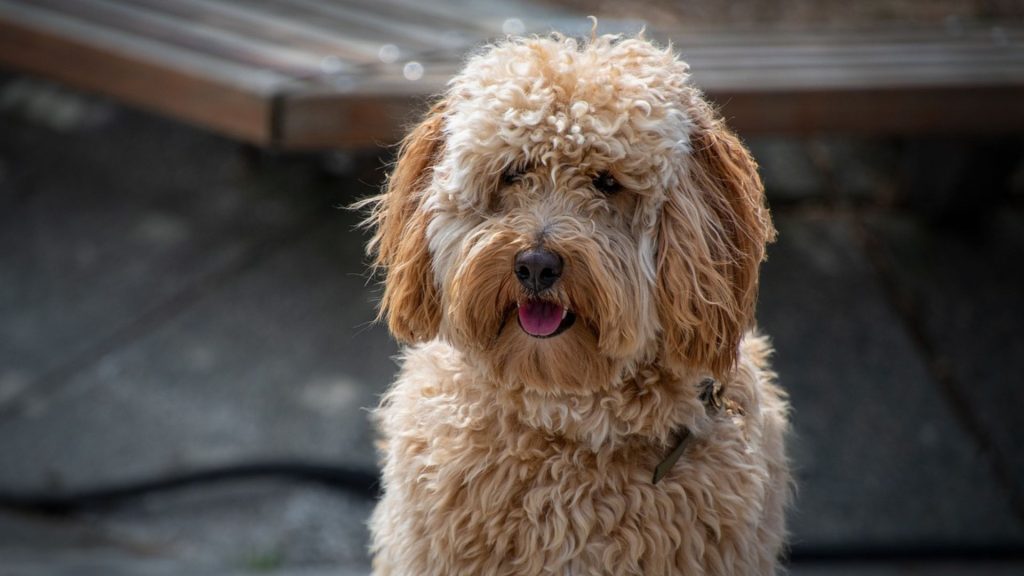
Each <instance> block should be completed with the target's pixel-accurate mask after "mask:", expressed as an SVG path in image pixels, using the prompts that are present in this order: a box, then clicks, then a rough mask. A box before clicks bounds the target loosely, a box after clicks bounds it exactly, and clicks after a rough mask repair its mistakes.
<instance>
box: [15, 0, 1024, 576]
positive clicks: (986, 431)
mask: <svg viewBox="0 0 1024 576" xmlns="http://www.w3.org/2000/svg"><path fill="white" fill-rule="evenodd" d="M588 14H596V15H597V16H598V17H599V18H600V31H601V32H620V31H621V32H625V33H636V32H637V31H638V30H640V29H641V28H642V27H646V30H647V32H646V33H647V35H648V36H650V37H652V38H655V39H657V40H658V41H660V42H664V43H667V42H669V41H671V42H672V43H673V45H674V46H675V49H676V50H677V51H678V52H680V53H681V55H682V57H683V58H684V59H686V60H687V61H688V62H690V64H691V66H692V71H693V80H694V82H695V83H696V84H697V85H699V86H701V87H702V88H703V89H705V90H706V92H707V94H708V97H709V98H711V99H712V100H713V101H715V103H716V104H717V105H718V106H719V107H720V108H721V110H722V112H723V114H724V115H725V117H726V118H727V119H728V121H729V122H730V124H731V125H732V126H734V127H735V128H736V129H737V131H738V132H739V133H740V134H741V135H742V137H743V138H744V140H745V141H746V143H747V144H748V145H749V146H750V148H751V149H752V150H753V152H754V154H755V156H756V157H757V158H758V160H759V162H760V163H761V169H762V176H763V177H764V180H765V183H766V186H767V190H768V197H769V202H770V204H771V207H772V211H773V215H774V217H775V219H776V223H777V226H778V228H779V240H778V241H777V242H776V243H775V244H773V245H772V246H771V247H770V249H769V260H768V262H767V263H766V264H765V266H764V268H763V275H762V290H761V299H760V303H759V313H758V320H759V323H760V325H761V327H762V328H763V329H764V330H765V331H766V332H767V333H768V334H770V335H771V336H772V338H773V340H774V343H775V345H776V348H777V354H776V357H775V365H776V367H777V369H778V372H779V373H780V375H781V382H782V384H783V385H784V386H785V388H786V389H787V390H788V391H789V392H790V394H791V397H792V404H793V407H794V415H793V418H794V426H795V433H794V435H793V438H792V443H791V446H792V448H791V452H792V458H793V461H794V464H795V467H796V475H797V479H798V483H799V493H798V496H797V499H796V505H795V507H794V508H793V510H792V512H791V515H790V518H791V520H790V526H791V530H792V553H791V558H790V565H791V570H792V573H794V574H798V575H812V574H813V575H819V574H820V575H862V574H863V575H871V576H875V575H877V576H882V575H894V574H942V575H961V574H962V575H967V574H972V575H973V574H999V575H1002V574H1006V575H1010V574H1014V575H1017V574H1024V446H1022V440H1021V439H1022V438H1024V424H1022V418H1021V415H1020V414H1021V412H1022V409H1024V385H1022V384H1024V336H1022V335H1021V334H1022V331H1021V329H1020V327H1019V325H1020V323H1021V322H1022V321H1024V298H1022V295H1024V156H1022V141H1024V4H1022V3H1021V2H1019V1H1010V0H1006V1H983V0H964V1H953V0H935V1H928V0H914V1H912V0H901V1H881V0H869V1H862V2H856V3H854V2H839V1H832V0H828V1H810V0H775V1H769V0H764V1H754V0H743V1H736V2H730V3H722V2H713V1H710V0H696V1H694V0H684V1H679V2H669V1H663V0H639V1H637V2H632V3H624V2H598V3H596V4H595V3H590V2H580V1H577V0H550V1H547V2H541V1H538V0H529V1H526V0H515V1H513V2H499V1H497V0H485V1H477V2H469V1H468V0H467V1H453V2H440V1H426V0H423V1H414V0H374V1H370V0H176V1H174V2H165V1H161V0H0V575H2V576H7V575H18V576H20V575H29V574H32V575H35V574H45V575H51V574H61V575H63V574H68V575H71V574H75V575H78V574H103V575H105V576H108V575H113V576H120V575H129V574H132V575H134V574H140V575H151V574H152V575H164V574H186V573H187V574H199V575H207V574H209V575H213V574H260V573H268V574H286V575H307V576H308V575H314V574H315V575H319V574H334V575H343V574H353V575H356V574H368V571H369V568H368V566H369V560H368V557H367V552H366V543H367V533H366V528H365V520H366V518H367V515H368V514H369V512H370V510H371V509H372V505H373V501H372V496H371V495H372V491H373V488H372V486H370V484H371V483H372V481H373V478H374V477H375V475H376V459H375V455H374V452H373V446H372V437H373V433H372V430H371V429H370V427H369V423H368V413H367V409H368V408H372V407H373V406H375V405H376V403H377V401H378V398H379V395H380V394H381V393H382V392H383V391H384V390H385V389H386V387H387V386H388V384H389V382H390V381H391V379H392V377H393V375H394V373H395V370H396V364H395V362H394V360H393V357H394V355H395V354H396V353H397V351H398V350H397V347H396V346H395V344H394V343H393V342H392V341H391V339H390V338H389V336H388V334H387V332H386V330H385V329H384V328H383V327H382V326H379V325H376V324H374V323H373V318H374V314H375V313H374V302H375V299H376V297H377V294H378V290H377V287H376V285H375V284H374V282H373V281H371V279H370V278H369V277H368V276H367V272H366V266H365V259H364V255H363V245H364V243H365V241H366V236H365V233H364V232H362V231H360V230H358V229H357V224H358V222H359V219H360V216H359V215H358V214H355V213H353V212H351V211H349V210H346V209H344V207H345V206H347V205H348V204H350V203H351V202H352V201H354V200H356V199H358V198H361V197H364V196H367V195H369V194H372V193H374V192H375V191H376V190H377V189H378V188H379V186H380V183H381V181H382V178H383V177H384V174H385V172H386V168H385V167H386V163H387V162H388V161H389V160H390V158H391V155H392V153H393V151H394V148H393V147H392V144H393V143H394V142H396V141H397V138H398V137H399V136H400V134H401V133H402V130H403V128H404V127H407V126H408V125H409V123H410V122H411V121H413V120H414V119H415V118H416V116H417V114H419V113H421V112H422V110H423V109H424V107H425V105H426V104H427V102H429V101H430V98H431V96H432V95H435V94H437V93H439V92H440V91H441V90H443V88H444V82H445V81H446V80H447V78H449V77H450V76H451V74H453V73H454V72H455V71H456V70H457V69H458V67H459V65H460V63H461V62H462V61H463V59H464V57H465V55H466V54H467V53H469V52H470V51H472V50H473V49H475V47H477V46H480V45H481V44H482V43H484V42H486V41H487V40H488V39H493V38H500V37H503V36H504V35H505V34H521V33H535V32H536V33H545V32H546V31H549V30H552V29H557V30H561V31H564V32H567V33H569V34H589V31H590V26H591V24H590V22H589V21H588V20H587V19H586V18H585V17H586V16H587V15H588Z"/></svg>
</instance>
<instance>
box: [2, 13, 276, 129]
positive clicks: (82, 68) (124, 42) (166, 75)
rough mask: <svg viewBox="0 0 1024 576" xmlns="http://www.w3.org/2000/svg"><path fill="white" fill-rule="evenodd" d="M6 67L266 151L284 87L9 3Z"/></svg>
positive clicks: (256, 74)
mask: <svg viewBox="0 0 1024 576" xmlns="http://www.w3.org/2000/svg"><path fill="white" fill-rule="evenodd" d="M0 63H2V64H5V65H8V66H13V67H15V68H18V69H20V70H24V71H27V72H31V73H35V74H41V75H45V76H47V77H50V78H53V79H55V80H58V81H61V82H66V83H68V84H70V85H73V86H76V87H79V88H82V89H85V90H90V91H94V92H98V93H100V94H104V95H107V96H111V97H114V98H118V99H121V100H123V101H125V102H127V103H129V104H132V105H136V106H139V107H141V108H145V109H148V110H152V111H156V112H160V113H163V114H167V115H169V116H172V117H175V118H179V119H181V120H184V121H186V122H190V123H193V124H197V125H200V126H205V127H209V128H212V129H214V130H217V131H219V132H222V133H224V134H227V135H229V136H232V137H234V138H239V139H241V140H244V141H247V142H252V143H254V144H260V145H266V144H269V143H270V142H271V125H270V121H269V119H270V107H271V104H270V103H271V100H272V95H273V94H274V92H275V90H276V87H278V86H280V85H282V84H283V83H284V82H285V81H286V79H285V78H282V77H279V76H277V75H274V74H272V73H267V72H261V71H258V70H252V69H247V68H244V67H240V66H236V65H234V64H231V63H226V62H221V61H218V60H213V59H210V58H207V57H196V56H195V55H194V54H191V53H188V52H186V51H176V50H169V49H167V47H166V46H164V45H161V44H158V43H153V42H147V41H145V40H140V39H138V38H133V37H131V36H128V35H124V34H120V33H117V32H114V31H111V30H109V29H106V28H102V27H98V26H94V25H90V24H87V23H82V22H78V21H74V20H71V19H68V18H66V17H62V16H60V15H55V14H53V13H51V12H48V11H45V10H42V9H37V8H34V7H28V6H25V5H24V4H22V3H19V2H10V1H9V0H0ZM72 63H73V65H70V64H72Z"/></svg>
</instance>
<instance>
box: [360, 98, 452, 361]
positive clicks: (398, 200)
mask: <svg viewBox="0 0 1024 576" xmlns="http://www.w3.org/2000/svg"><path fill="white" fill-rule="evenodd" d="M443 112H444V102H440V103H438V104H435V105H434V107H433V108H432V109H431V110H430V112H429V113H428V114H427V117H426V119H425V120H423V122H421V123H420V125H419V126H417V127H416V128H415V129H414V130H413V131H412V132H411V133H409V135H408V136H406V137H405V139H404V140H403V141H402V144H401V147H400V148H399V151H398V160H397V161H396V162H395V167H394V170H393V171H392V172H391V175H390V177H389V178H388V181H387V185H386V189H385V191H384V193H383V194H381V195H379V196H377V197H375V198H372V199H371V200H370V201H369V203H370V204H372V205H373V212H372V214H371V215H370V218H369V220H368V222H369V223H370V224H371V225H375V226H376V231H375V233H374V236H373V238H372V239H371V240H370V243H369V245H368V247H367V250H368V252H370V253H371V254H372V255H373V256H374V260H373V266H374V268H379V269H383V270H384V272H385V278H384V296H383V298H382V299H381V303H380V312H379V314H378V319H381V318H384V317H386V318H387V321H388V328H390V329H391V333H392V334H394V336H395V338H397V339H398V340H401V341H403V342H406V343H413V342H422V341H425V340H430V339H432V338H433V337H434V336H436V335H437V330H438V325H439V324H440V321H441V308H440V305H439V304H438V300H439V297H438V290H437V286H436V284H435V282H434V273H433V270H432V268H431V260H430V252H429V250H428V247H427V225H428V224H429V223H430V214H429V213H428V212H427V210H426V208H425V207H424V200H425V197H424V194H423V190H424V188H425V187H426V186H427V184H429V182H430V178H431V174H432V167H433V165H434V163H435V162H436V161H437V158H438V156H439V155H440V153H441V150H442V147H443V142H442V134H441V125H442V123H443Z"/></svg>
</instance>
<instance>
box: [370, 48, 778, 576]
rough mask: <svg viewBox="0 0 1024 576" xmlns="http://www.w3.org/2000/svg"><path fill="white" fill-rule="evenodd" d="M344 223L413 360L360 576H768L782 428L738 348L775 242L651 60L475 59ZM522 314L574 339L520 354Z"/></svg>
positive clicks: (710, 136)
mask: <svg viewBox="0 0 1024 576" xmlns="http://www.w3.org/2000/svg"><path fill="white" fill-rule="evenodd" d="M595 178H605V179H606V180H605V184H606V185H604V186H601V185H600V184H601V183H600V182H597V181H596V180H595ZM608 178H614V180H612V181H611V184H608V180H607V179H608ZM367 204H370V205H372V207H373V212H372V215H371V217H370V220H369V223H370V224H371V225H373V226H375V227H376V232H375V235H374V237H373V239H372V241H371V243H370V248H369V250H370V252H371V254H372V255H373V256H374V258H375V261H374V263H375V265H376V266H377V267H379V268H380V269H382V270H383V272H384V274H385V283H384V294H383V299H382V303H381V314H382V316H383V317H386V318H387V322H388V326H389V327H390V329H391V331H392V333H393V334H394V335H395V336H396V337H397V338H398V339H399V340H401V341H403V342H405V343H407V344H409V345H410V346H409V347H408V348H407V349H406V350H405V353H404V356H403V361H404V365H403V368H402V372H401V374H400V376H399V377H398V381H397V382H396V383H395V384H394V386H393V387H392V388H391V390H390V391H389V392H388V393H387V395H386V396H385V397H384V399H383V401H382V403H381V406H380V408H379V409H378V410H377V412H376V418H377V421H378V425H379V428H380V432H381V435H382V440H381V450H382V454H383V488H384V494H383V497H382V500H381V501H380V503H379V504H378V506H377V508H376V511H375V513H374V515H373V518H372V520H371V530H372V533H373V544H372V548H373V553H374V556H375V558H374V569H375V572H376V573H377V574H380V575H425V574H445V575H447V574H472V575H478V574H487V575H491V574H494V575H497V574H554V575H568V574H574V575H589V574H637V575H639V574H643V575H652V574H687V575H704V574H716V575H722V576H737V575H753V574H757V575H764V574H772V573H773V572H775V570H776V566H777V557H778V555H779V553H780V548H781V547H782V545H783V541H784V536H785V527H784V508H785V506H786V503H787V501H788V499H789V492H790V490H789V485H790V479H789V471H788V464H787V461H786V456H785V450H784V436H785V433H786V430H787V428H788V423H787V410H788V408H787V402H786V399H785V395H784V394H783V392H782V391H781V390H780V389H779V388H778V387H776V385H775V384H774V382H773V380H774V374H773V373H772V372H771V370H770V368H769V367H768V363H767V360H768V356H769V354H770V348H769V345H768V343H767V341H766V340H765V338H763V337H761V336H759V335H757V334H756V333H754V332H753V331H752V325H753V312H754V304H755V300H756V295H757V284H758V267H759V265H760V262H761V260H762V259H763V257H764V249H765V244H766V243H767V242H768V241H770V240H771V239H772V238H773V236H774V229H773V227H772V224H771V220H770V218H769V214H768V210H767V208H766V207H765V204H764V194H763V188H762V185H761V182H760V180H759V178H758V176H757V171H756V165H755V164H754V162H753V160H752V159H751V157H750V155H749V153H748V152H747V150H746V149H745V148H744V147H743V146H742V144H741V143H740V142H739V141H738V139H737V138H736V137H735V136H734V135H733V134H732V133H730V132H729V131H728V130H727V129H726V128H725V126H724V125H723V123H722V120H721V119H720V118H719V117H718V115H717V114H716V113H715V112H714V111H713V109H712V108H711V107H710V106H709V105H708V104H707V103H706V102H705V101H704V100H703V99H702V97H701V95H700V93H699V91H698V90H697V89H695V88H694V87H693V86H692V85H691V84H690V83H689V74H688V67H687V65H686V64H685V63H683V62H682V61H680V60H679V59H678V58H677V57H676V56H675V55H674V53H673V52H672V50H671V49H670V48H669V49H661V48H658V47H656V46H654V45H653V44H652V43H651V42H649V41H647V40H645V39H643V38H642V37H641V38H622V37H618V36H602V37H595V38H591V39H590V40H587V41H578V40H575V39H571V38H565V37H561V36H553V37H548V38H529V39H509V40H506V41H503V42H501V43H498V44H496V45H494V46H491V47H489V48H488V49H486V51H484V52H482V53H481V54H479V55H477V56H475V57H473V58H471V59H470V60H469V62H468V64H467V65H466V67H465V69H464V71H463V72H462V73H461V74H459V75H458V76H457V77H456V78H455V79H454V80H453V81H452V82H451V84H450V86H449V89H448V90H447V92H446V94H445V95H444V97H443V99H442V100H441V101H440V102H439V103H437V104H436V105H435V106H434V107H433V109H432V110H431V111H430V112H429V114H428V115H427V117H426V119H425V120H424V121H423V122H422V123H421V124H420V125H419V126H418V127H417V128H415V130H413V131H412V133H411V134H410V135H409V136H408V137H407V138H406V139H405V141H404V143H403V145H402V147H401V149H400V152H399V157H398V160H397V164H396V165H395V167H394V170H393V173H392V175H391V178H390V180H389V182H388V185H387V189H386V191H385V193H383V194H381V195H380V196H378V197H375V198H373V199H370V201H369V202H367ZM538 248H543V249H545V250H547V251H549V252H551V253H554V254H557V255H559V256H560V257H561V258H562V260H563V261H564V271H563V272H562V274H561V277H560V278H558V279H557V282H556V283H555V284H554V285H553V286H551V287H550V288H548V289H546V290H543V291H536V290H534V291H530V290H528V289H527V288H525V287H524V286H522V285H521V283H520V282H519V281H518V280H517V277H516V273H515V270H514V264H513V262H514V261H515V260H516V257H517V254H520V253H522V252H523V251H524V250H529V249H538ZM531 299H534V300H536V299H540V300H544V301H547V302H554V303H555V304H556V305H557V306H559V307H561V309H563V310H565V311H566V313H568V312H569V311H571V313H572V314H573V317H574V318H575V319H576V322H575V323H574V324H572V325H571V326H569V327H568V329H566V330H564V332H562V333H560V334H557V335H556V336H554V337H551V338H537V337H534V336H531V335H530V334H529V333H527V330H526V329H525V328H522V326H521V325H520V326H517V322H516V314H517V310H518V309H519V307H520V306H521V305H523V303H524V302H525V301H528V300H531ZM708 377H713V378H715V379H717V380H718V382H720V383H721V384H722V387H723V400H724V408H723V409H722V410H721V411H712V410H710V409H708V408H707V407H706V405H705V404H704V403H702V401H701V399H700V398H699V394H698V385H699V383H700V382H702V381H703V380H705V379H706V378H708ZM683 428H685V429H687V430H688V431H689V432H690V434H691V439H690V440H689V441H688V444H687V446H686V450H685V453H684V454H683V456H682V458H681V459H680V460H679V461H678V463H676V464H675V465H674V467H673V468H672V470H671V471H670V472H669V473H668V475H667V476H666V477H665V478H664V479H663V480H661V481H660V482H659V483H657V484H655V483H653V482H652V473H653V470H654V468H655V467H656V465H657V464H658V463H659V462H660V461H662V459H663V458H664V457H665V454H666V452H667V451H668V450H670V448H671V447H672V445H673V440H674V438H675V437H676V436H675V434H676V431H678V430H681V429H683Z"/></svg>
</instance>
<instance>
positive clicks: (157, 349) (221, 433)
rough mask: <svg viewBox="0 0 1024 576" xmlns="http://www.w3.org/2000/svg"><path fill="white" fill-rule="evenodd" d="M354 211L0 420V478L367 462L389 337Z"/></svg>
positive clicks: (69, 481)
mask: <svg viewBox="0 0 1024 576" xmlns="http://www.w3.org/2000/svg"><path fill="white" fill-rule="evenodd" d="M357 221H358V215H355V214H352V213H347V212H343V211H338V213H337V214H336V218H334V219H332V221H331V222H328V223H327V224H325V225H322V226H321V227H320V228H319V229H316V230H314V231H312V232H311V233H310V235H309V236H308V237H307V238H306V239H304V240H303V241H301V242H297V243H295V244H294V245H292V246H289V247H287V248H286V249H282V250H281V251H280V252H279V253H277V254H275V255H274V256H273V257H271V258H269V259H268V260H267V261H266V262H265V263H263V264H262V265H261V266H258V267H256V268H254V269H253V270H251V271H250V272H248V273H246V274H244V275H242V276H240V277H239V278H238V279H237V281H235V282H233V283H231V284H230V285H227V286H225V287H223V288H222V289H220V290H218V291H216V292H214V293H212V294H210V295H209V296H208V297H206V298H204V299H202V300H201V301H199V302H198V303H197V304H196V305H195V306H193V307H191V308H189V309H187V310H184V311H182V312H181V313H180V314H179V315H178V316H176V317H175V318H173V319H171V320H169V321H168V322H166V323H165V324H164V325H162V326H160V327H159V328H158V329H156V330H154V331H153V332H152V333H150V334H147V335H145V336H143V337H141V338H139V339H138V340H136V341H135V342H132V343H131V344H129V345H127V346H125V347H123V348H122V349H120V350H117V351H116V352H113V353H111V354H109V355H107V356H105V357H103V358H102V359H100V360H99V361H98V362H97V363H95V365H93V366H91V367H89V368H88V369H87V370H83V371H82V372H81V373H80V374H78V375H76V376H75V377H74V378H72V379H70V380H69V382H68V383H67V384H66V385H65V386H64V387H63V388H62V391H61V392H60V393H59V394H55V395H52V396H51V397H50V398H48V399H47V400H46V401H45V402H41V403H40V405H39V406H38V407H37V409H35V410H33V411H31V412H28V413H25V414H20V415H10V416H8V417H6V418H3V419H0V438H3V441H2V446H3V449H2V450H0V480H2V481H3V483H4V485H7V486H15V487H23V488H28V487H33V486H41V485H53V486H81V485H91V484H96V483H101V482H108V481H123V480H129V479H132V478H134V477H139V476H151V475H153V474H157V473H162V472H166V471H171V470H182V469H187V468H192V467H195V466H201V465H215V464H221V463H224V462H230V461H235V460H240V459H254V458H255V459H269V458H320V459H326V460H329V461H335V462H341V463H347V464H350V465H353V466H358V467H361V468H366V469H370V470H372V469H373V468H374V464H375V456H374V454H373V448H372V444H373V443H372V438H371V433H370V428H369V424H368V414H367V411H366V408H368V407H373V406H375V405H376V404H377V396H378V394H380V393H381V392H382V391H383V389H384V388H385V387H386V386H387V384H388V383H389V382H390V381H391V379H392V376H393V374H394V372H395V371H396V364H395V362H394V361H393V360H392V356H393V355H394V354H395V353H396V351H397V349H396V347H395V345H394V343H393V342H392V341H391V339H390V337H389V336H388V334H387V333H386V330H385V329H384V328H383V327H382V326H379V325H375V324H373V323H372V320H373V318H374V307H373V306H374V305H373V299H374V290H375V288H374V287H373V286H372V285H368V284H367V280H366V277H365V268H364V264H363V257H362V253H363V248H362V245H363V240H364V239H363V237H362V236H361V235H360V234H357V233H353V230H352V229H353V227H354V226H355V224H356V222H357Z"/></svg>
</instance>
